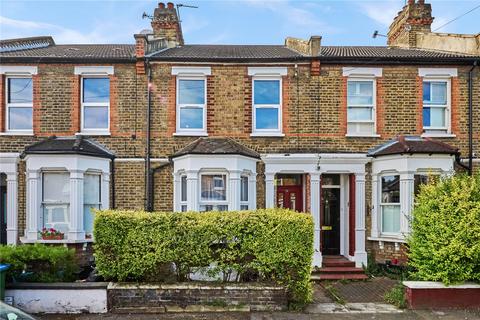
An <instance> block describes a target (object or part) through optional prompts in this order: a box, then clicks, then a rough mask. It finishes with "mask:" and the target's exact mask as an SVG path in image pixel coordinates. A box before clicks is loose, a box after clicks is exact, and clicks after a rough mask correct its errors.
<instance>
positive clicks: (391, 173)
mask: <svg viewBox="0 0 480 320" xmlns="http://www.w3.org/2000/svg"><path fill="white" fill-rule="evenodd" d="M391 176H398V184H399V193H398V196H399V199H398V200H399V201H398V203H397V202H383V199H382V198H383V197H382V196H383V194H382V193H383V185H382V178H383V177H391ZM400 179H401V176H400V173H398V172H388V173H387V172H386V173H383V174H381V175H379V185H380V187H379V204H380V219H379V220H380V235H381V236H386V237H399V236H400V235H401V234H402V188H401V185H400V184H401V182H400ZM384 206H398V208H399V216H398V220H399V230H398V232H384V231H383V207H384Z"/></svg>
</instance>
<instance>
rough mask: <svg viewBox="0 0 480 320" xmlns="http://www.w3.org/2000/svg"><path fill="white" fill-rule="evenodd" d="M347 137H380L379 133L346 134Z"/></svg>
mask: <svg viewBox="0 0 480 320" xmlns="http://www.w3.org/2000/svg"><path fill="white" fill-rule="evenodd" d="M345 137H347V138H380V135H379V134H346V135H345Z"/></svg>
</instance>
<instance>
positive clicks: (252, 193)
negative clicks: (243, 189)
mask: <svg viewBox="0 0 480 320" xmlns="http://www.w3.org/2000/svg"><path fill="white" fill-rule="evenodd" d="M248 208H249V209H250V210H255V209H256V208H257V174H256V173H252V174H250V175H249V176H248Z"/></svg>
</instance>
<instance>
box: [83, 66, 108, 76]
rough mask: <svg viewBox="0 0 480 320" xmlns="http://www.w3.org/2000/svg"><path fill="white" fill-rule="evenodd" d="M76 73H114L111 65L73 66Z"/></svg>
mask: <svg viewBox="0 0 480 320" xmlns="http://www.w3.org/2000/svg"><path fill="white" fill-rule="evenodd" d="M73 73H74V74H76V75H111V74H114V68H113V66H75V68H74V72H73Z"/></svg>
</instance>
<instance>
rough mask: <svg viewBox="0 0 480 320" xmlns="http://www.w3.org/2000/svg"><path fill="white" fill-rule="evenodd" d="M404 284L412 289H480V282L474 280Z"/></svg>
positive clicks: (404, 282)
mask: <svg viewBox="0 0 480 320" xmlns="http://www.w3.org/2000/svg"><path fill="white" fill-rule="evenodd" d="M403 285H404V286H405V287H407V288H410V289H480V284H478V283H474V282H465V283H462V284H452V285H449V286H446V285H445V284H443V283H442V282H437V281H403Z"/></svg>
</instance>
